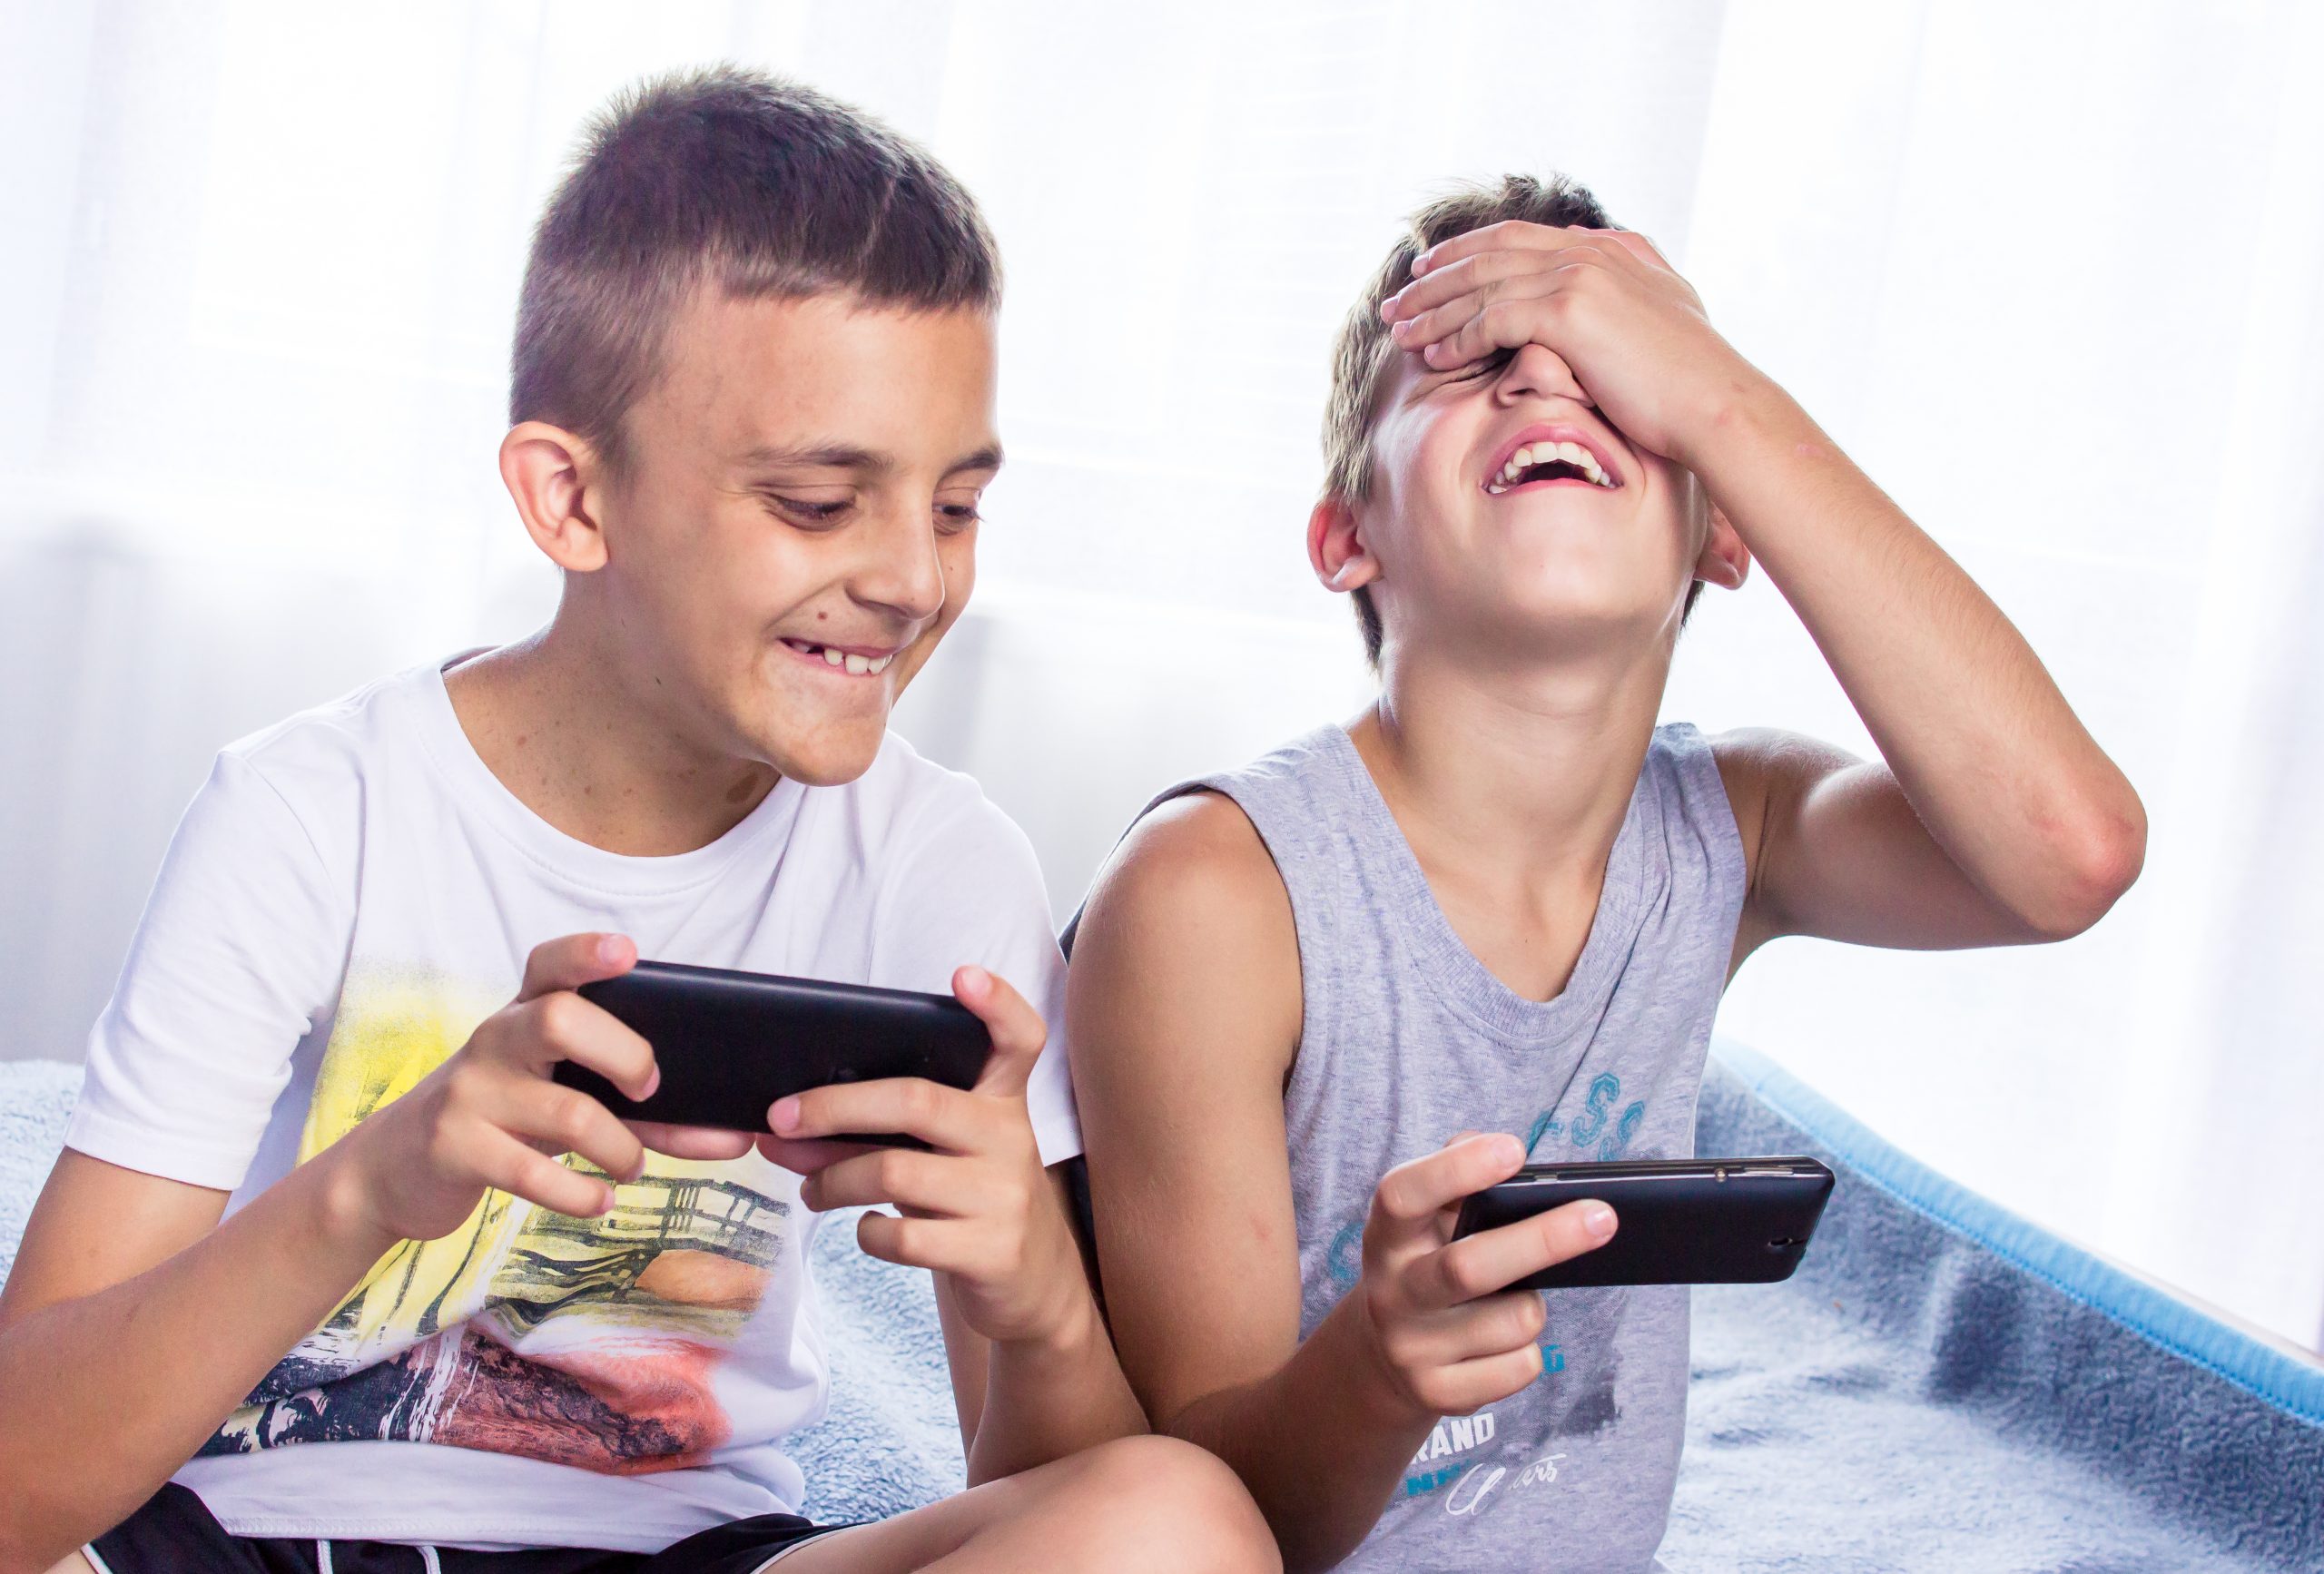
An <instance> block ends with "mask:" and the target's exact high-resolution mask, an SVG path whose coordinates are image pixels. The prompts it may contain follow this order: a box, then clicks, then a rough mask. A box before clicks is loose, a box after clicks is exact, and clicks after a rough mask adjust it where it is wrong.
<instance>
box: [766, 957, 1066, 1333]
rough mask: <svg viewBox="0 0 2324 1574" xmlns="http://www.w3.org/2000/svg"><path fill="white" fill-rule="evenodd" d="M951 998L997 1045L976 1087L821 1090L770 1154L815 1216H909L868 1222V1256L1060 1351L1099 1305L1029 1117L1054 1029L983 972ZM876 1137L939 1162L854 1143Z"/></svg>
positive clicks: (965, 973) (900, 1081) (792, 1102)
mask: <svg viewBox="0 0 2324 1574" xmlns="http://www.w3.org/2000/svg"><path fill="white" fill-rule="evenodd" d="M952 992H953V993H954V994H955V995H956V996H958V997H959V998H960V1003H961V1004H962V1005H964V1006H966V1007H967V1008H969V1009H970V1010H971V1011H974V1012H975V1013H976V1014H977V1016H978V1017H980V1018H982V1019H983V1022H984V1025H985V1027H986V1028H988V1029H989V1030H990V1032H991V1034H992V1058H990V1060H988V1061H987V1062H986V1063H985V1068H984V1075H983V1076H982V1077H980V1078H979V1079H978V1081H977V1085H976V1086H975V1087H972V1088H970V1089H969V1090H968V1091H967V1092H962V1091H960V1089H959V1088H955V1087H945V1086H943V1085H942V1084H941V1083H937V1082H931V1081H929V1080H927V1079H926V1078H924V1077H889V1078H886V1079H884V1080H881V1081H877V1082H851V1083H841V1084H838V1085H836V1086H833V1087H817V1088H812V1089H810V1090H809V1091H808V1092H805V1093H803V1094H800V1095H798V1096H797V1097H792V1098H785V1099H782V1100H780V1101H778V1102H777V1103H776V1104H775V1105H774V1106H773V1108H772V1109H771V1110H769V1111H768V1125H769V1127H770V1130H769V1132H768V1134H766V1135H763V1136H760V1137H759V1139H758V1144H759V1151H760V1152H762V1153H763V1154H764V1155H766V1156H767V1157H768V1158H770V1159H772V1160H773V1161H774V1162H775V1163H776V1164H779V1165H781V1166H783V1167H784V1168H785V1169H790V1170H795V1171H797V1172H798V1173H799V1174H801V1175H803V1176H805V1177H806V1179H805V1180H804V1181H803V1183H802V1184H801V1185H800V1188H799V1195H800V1197H801V1200H802V1201H803V1202H804V1203H805V1204H806V1205H808V1206H809V1207H811V1208H813V1209H814V1210H815V1211H817V1212H818V1213H821V1212H823V1211H825V1210H827V1209H831V1208H843V1207H856V1206H860V1205H867V1204H876V1203H891V1204H893V1205H895V1206H896V1207H897V1208H898V1209H900V1210H901V1213H902V1215H903V1216H902V1217H901V1218H897V1217H893V1216H891V1215H887V1214H881V1213H872V1214H865V1215H863V1216H862V1219H861V1220H860V1221H858V1223H857V1225H856V1240H857V1242H858V1243H859V1244H861V1245H862V1248H863V1249H864V1250H865V1251H867V1252H869V1253H871V1254H872V1255H873V1256H875V1257H879V1258H881V1259H883V1260H885V1261H887V1262H891V1263H903V1264H909V1265H911V1266H913V1267H920V1268H928V1269H931V1270H933V1271H934V1272H936V1273H940V1274H948V1275H949V1276H950V1281H951V1284H952V1289H953V1293H954V1299H955V1301H956V1303H957V1304H958V1306H959V1308H960V1313H961V1315H962V1316H963V1317H964V1318H965V1319H966V1320H967V1322H968V1323H969V1326H970V1327H971V1328H973V1329H975V1330H976V1331H977V1332H978V1333H980V1334H982V1335H984V1337H986V1338H987V1339H990V1340H992V1341H994V1342H995V1343H1039V1342H1043V1341H1050V1340H1057V1339H1061V1338H1064V1337H1066V1336H1067V1335H1068V1333H1069V1332H1070V1331H1071V1330H1072V1329H1073V1327H1074V1326H1075V1323H1076V1322H1077V1319H1078V1316H1079V1315H1080V1313H1083V1312H1085V1311H1088V1310H1089V1308H1090V1302H1089V1291H1088V1280H1087V1278H1086V1276H1085V1275H1084V1274H1083V1271H1082V1266H1081V1254H1080V1250H1079V1247H1078V1245H1077V1244H1076V1243H1075V1241H1074V1238H1073V1233H1072V1229H1071V1227H1070V1226H1069V1225H1068V1224H1067V1223H1066V1219H1065V1214H1064V1210H1063V1208H1062V1207H1061V1205H1059V1201H1058V1196H1057V1193H1056V1191H1055V1189H1054V1188H1053V1187H1052V1186H1051V1185H1050V1182H1049V1176H1048V1175H1047V1173H1046V1172H1045V1171H1044V1170H1043V1169H1042V1167H1041V1156H1040V1150H1039V1146H1037V1145H1036V1144H1035V1142H1034V1140H1033V1125H1032V1121H1031V1119H1030V1117H1029V1116H1028V1115H1027V1114H1026V1110H1025V1083H1026V1080H1027V1078H1028V1077H1030V1076H1031V1075H1032V1070H1033V1062H1034V1061H1035V1060H1036V1059H1038V1058H1039V1056H1040V1053H1041V1045H1042V1043H1043V1042H1044V1040H1045V1039H1046V1038H1048V1029H1047V1028H1045V1027H1044V1026H1043V1025H1042V1022H1041V1018H1040V1017H1039V1015H1038V1014H1037V1013H1036V1012H1035V1011H1034V1010H1033V1008H1032V1007H1030V1006H1029V1005H1028V1004H1026V1002H1025V999H1024V997H1023V996H1021V995H1019V994H1018V992H1017V991H1016V990H1015V989H1011V988H1010V987H1009V984H1008V983H1007V982H1006V981H1004V980H1003V979H999V978H996V977H995V976H994V975H992V974H991V973H990V972H987V971H986V970H985V969H982V968H962V969H959V970H958V971H957V972H955V973H954V974H953V975H952ZM874 1131H877V1132H890V1131H892V1132H901V1133H903V1134H905V1135H907V1136H916V1137H918V1138H920V1139H921V1141H922V1142H925V1143H927V1144H928V1145H929V1146H930V1148H931V1150H932V1151H929V1152H921V1151H920V1150H918V1149H915V1148H908V1147H871V1146H865V1145H864V1144H862V1143H861V1142H854V1141H851V1140H849V1138H850V1136H851V1135H852V1134H859V1133H862V1132H874Z"/></svg>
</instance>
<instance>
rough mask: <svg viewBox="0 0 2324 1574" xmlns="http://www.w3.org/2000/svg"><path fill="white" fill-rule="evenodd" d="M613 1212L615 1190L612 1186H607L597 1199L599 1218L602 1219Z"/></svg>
mask: <svg viewBox="0 0 2324 1574" xmlns="http://www.w3.org/2000/svg"><path fill="white" fill-rule="evenodd" d="M613 1211H614V1188H613V1187H611V1186H606V1187H604V1188H603V1189H602V1190H601V1191H600V1193H599V1195H598V1197H597V1217H599V1218H601V1219H602V1218H604V1217H605V1216H606V1215H607V1214H609V1213H612V1212H613Z"/></svg>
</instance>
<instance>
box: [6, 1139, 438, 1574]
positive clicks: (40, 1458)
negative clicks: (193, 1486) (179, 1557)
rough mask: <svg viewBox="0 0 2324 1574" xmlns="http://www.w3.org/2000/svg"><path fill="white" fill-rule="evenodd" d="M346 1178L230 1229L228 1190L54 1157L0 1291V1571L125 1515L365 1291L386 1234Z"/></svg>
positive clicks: (306, 1172) (49, 1554) (243, 1215)
mask: <svg viewBox="0 0 2324 1574" xmlns="http://www.w3.org/2000/svg"><path fill="white" fill-rule="evenodd" d="M341 1189H342V1188H340V1186H338V1185H336V1184H335V1177H334V1176H333V1174H332V1166H329V1165H325V1164H321V1163H317V1164H310V1165H307V1166H302V1167H301V1168H300V1169H299V1170H296V1171H294V1172H292V1174H291V1175H290V1176H286V1177H284V1179H283V1181H282V1182H281V1184H280V1185H276V1186H273V1187H271V1188H270V1189H269V1190H267V1191H266V1192H265V1193H264V1194H262V1195H260V1196H258V1197H257V1198H255V1199H253V1200H252V1201H251V1204H250V1205H249V1206H248V1207H245V1208H243V1209H242V1210H241V1212H239V1213H237V1214H236V1215H234V1216H233V1217H232V1218H231V1219H229V1220H227V1221H226V1223H225V1224H223V1225H220V1224H219V1223H218V1219H219V1215H221V1213H222V1211H223V1210H224V1207H225V1204H226V1194H225V1193H223V1192H219V1191H212V1190H211V1189H209V1188H207V1187H203V1186H190V1185H181V1184H180V1183H178V1182H175V1181H168V1180H162V1179H159V1178H157V1177H155V1176H147V1175H140V1174H138V1173H137V1172H136V1171H134V1170H127V1169H122V1168H119V1167H117V1166H113V1165H109V1164H106V1163H104V1162H103V1160H100V1159H94V1158H90V1157H87V1156H84V1155H82V1154H78V1153H73V1152H70V1151H68V1152H66V1153H65V1154H64V1155H63V1156H61V1157H59V1159H58V1160H57V1163H56V1167H55V1169H54V1171H52V1172H51V1174H50V1176H49V1178H48V1184H47V1185H45V1186H44V1187H43V1188H42V1191H41V1195H40V1200H39V1202H38V1203H37V1204H36V1205H34V1209H33V1215H32V1218H31V1220H30V1222H29V1223H28V1224H27V1225H26V1226H25V1241H24V1247H23V1250H22V1251H21V1252H20V1253H19V1254H18V1255H17V1258H16V1264H15V1269H14V1271H13V1272H12V1273H11V1274H10V1275H9V1278H8V1284H7V1288H6V1290H5V1292H0V1480H5V1481H7V1482H8V1483H9V1489H8V1491H7V1492H6V1493H5V1497H6V1498H7V1500H8V1501H9V1503H10V1508H9V1509H8V1510H7V1511H6V1512H5V1515H0V1570H5V1571H6V1574H15V1571H16V1570H19V1569H31V1570H35V1571H37V1570H40V1569H47V1568H48V1567H49V1566H50V1565H51V1564H53V1563H54V1561H55V1560H56V1559H59V1558H61V1557H63V1556H64V1554H65V1553H66V1552H67V1551H69V1550H70V1549H72V1548H74V1547H76V1546H79V1545H80V1544H81V1543H82V1542H84V1541H85V1540H88V1539H89V1538H90V1537H92V1536H96V1535H100V1534H102V1533H103V1532H104V1531H105V1530H108V1529H110V1528H111V1527H112V1526H113V1525H114V1524H116V1523H118V1522H119V1521H120V1520H122V1519H123V1518H124V1517H126V1516H127V1515H128V1513H129V1512H130V1510H133V1509H134V1508H136V1507H137V1505H138V1504H140V1503H142V1502H143V1501H144V1500H145V1499H147V1498H148V1497H150V1496H152V1495H153V1492H154V1491H155V1490H156V1489H158V1488H159V1487H160V1486H161V1484H162V1482H163V1481H167V1480H168V1479H169V1477H170V1475H171V1474H172V1472H173V1471H176V1470H177V1468H178V1467H179V1466H180V1465H182V1464H183V1463H184V1462H185V1461H187V1460H188V1459H189V1458H191V1457H192V1454H193V1451H194V1450H195V1449H197V1448H199V1447H200V1446H201V1445H202V1441H203V1440H204V1439H205V1438H207V1437H208V1436H209V1435H210V1433H211V1431H212V1430H214V1429H215V1428H216V1427H217V1425H218V1423H219V1422H222V1421H223V1420H224V1419H225V1418H226V1416H227V1415H228V1414H229V1413H230V1412H232V1410H233V1409H234V1407H235V1406H237V1405H239V1404H241V1402H242V1401H243V1399H244V1397H245V1396H246V1395H248V1394H249V1392H250V1391H251V1389H252V1388H254V1387H255V1386H257V1384H258V1381H259V1379H261V1377H264V1376H265V1375H266V1373H267V1372H268V1370H269V1369H270V1368H271V1367H272V1366H273V1364H274V1363H275V1362H277V1361H279V1360H280V1359H281V1357H282V1356H283V1355H284V1354H285V1353H288V1352H289V1351H290V1349H291V1346H292V1345H294V1344H296V1343H298V1342H299V1341H300V1339H302V1338H304V1337H305V1336H306V1335H307V1334H308V1333H310V1332H311V1331H312V1330H313V1329H314V1328H315V1327H316V1326H317V1325H318V1324H320V1323H321V1322H322V1320H323V1318H324V1317H325V1316H326V1315H328V1314H329V1313H330V1310H331V1308H332V1307H334V1306H336V1305H337V1304H338V1303H339V1302H340V1298H341V1297H343V1296H344V1295H345V1294H347V1293H348V1292H349V1291H350V1290H351V1289H353V1288H354V1287H355V1284H356V1282H357V1281H358V1280H359V1279H360V1278H361V1277H362V1275H363V1274H364V1272H365V1270H367V1269H368V1268H369V1267H370V1265H371V1264H372V1263H373V1262H375V1261H376V1260H378V1258H379V1254H380V1253H381V1252H383V1251H385V1250H386V1249H387V1248H388V1247H389V1245H390V1244H393V1243H392V1242H391V1241H387V1240H381V1239H378V1238H376V1237H375V1236H374V1235H370V1234H369V1233H368V1232H365V1231H363V1230H361V1229H360V1228H351V1227H350V1212H349V1210H348V1208H347V1206H346V1204H345V1199H344V1197H343V1196H342V1195H335V1194H337V1193H339V1192H340V1191H341ZM256 1285H263V1286H267V1287H268V1291H269V1293H267V1294H253V1293H252V1287H253V1286H256ZM92 1416H103V1417H104V1418H105V1421H104V1424H103V1425H102V1426H93V1425H91V1424H90V1422H89V1418H90V1417H92Z"/></svg>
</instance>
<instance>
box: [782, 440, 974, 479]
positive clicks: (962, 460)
mask: <svg viewBox="0 0 2324 1574" xmlns="http://www.w3.org/2000/svg"><path fill="white" fill-rule="evenodd" d="M1000 459H1001V454H1000V444H999V443H987V444H986V445H985V446H984V447H983V448H978V449H976V450H974V451H973V452H970V453H967V454H963V455H961V456H960V457H959V458H957V459H955V460H953V461H952V462H951V463H950V465H947V466H946V467H944V474H946V475H947V476H957V475H959V474H960V472H961V471H963V470H997V469H999V468H1000ZM742 463H743V467H745V468H747V469H753V470H790V469H799V470H810V469H812V470H860V471H862V472H864V473H866V474H868V475H873V476H885V475H888V474H890V473H891V472H892V471H893V470H894V469H895V468H896V460H895V456H894V455H892V454H883V453H881V452H880V451H879V450H878V449H876V448H860V447H858V446H856V445H854V444H852V443H801V444H795V445H793V446H790V447H777V446H774V445H771V444H766V443H762V444H760V445H759V446H758V447H756V448H752V449H751V450H750V451H749V452H747V453H745V454H744V455H743V458H742Z"/></svg>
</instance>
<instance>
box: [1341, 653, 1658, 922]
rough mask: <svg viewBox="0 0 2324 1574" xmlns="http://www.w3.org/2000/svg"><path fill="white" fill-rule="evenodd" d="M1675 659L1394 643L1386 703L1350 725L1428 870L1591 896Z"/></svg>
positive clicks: (1514, 886)
mask: <svg viewBox="0 0 2324 1574" xmlns="http://www.w3.org/2000/svg"><path fill="white" fill-rule="evenodd" d="M1669 668H1670V651H1669V647H1668V646H1667V645H1664V644H1655V645H1653V646H1650V647H1649V648H1647V649H1645V650H1644V651H1634V652H1628V653H1624V654H1621V655H1620V656H1615V657H1608V656H1604V655H1599V654H1590V655H1588V656H1582V657H1574V656H1571V655H1568V656H1561V657H1559V658H1557V659H1555V660H1546V661H1542V662H1540V663H1538V664H1519V665H1505V666H1501V667H1497V668H1493V667H1482V666H1480V665H1479V664H1476V663H1475V662H1474V661H1473V660H1469V659H1458V658H1455V657H1454V656H1452V654H1449V653H1432V652H1429V651H1426V650H1418V651H1397V652H1392V654H1391V657H1390V660H1389V661H1388V662H1387V664H1386V665H1385V667H1384V673H1383V682H1382V688H1381V694H1380V698H1379V700H1378V701H1377V702H1376V703H1374V706H1373V708H1372V709H1371V710H1370V711H1369V712H1367V713H1365V714H1364V716H1362V717H1361V718H1359V719H1358V721H1357V722H1356V723H1355V724H1354V725H1353V726H1352V727H1350V729H1349V733H1350V736H1351V737H1352V738H1353V739H1354V742H1355V745H1356V749H1357V751H1358V753H1361V754H1362V755H1363V757H1364V764H1365V766H1366V768H1367V769H1369V770H1370V772H1371V773H1372V776H1373V779H1374V782H1377V783H1378V785H1379V788H1380V793H1381V796H1382V798H1383V799H1384V800H1385V801H1386V802H1387V804H1388V807H1389V809H1390V810H1391V811H1392V812H1393V813H1394V815H1395V817H1396V820H1397V822H1398V825H1399V826H1400V827H1401V828H1402V829H1403V832H1404V835H1405V839H1406V840H1407V841H1410V842H1411V843H1412V844H1413V851H1414V853H1415V854H1416V855H1417V856H1418V857H1419V858H1420V860H1421V863H1422V866H1423V868H1425V869H1428V870H1430V871H1432V873H1434V872H1435V871H1439V870H1443V871H1448V872H1450V871H1462V872H1463V873H1464V874H1465V875H1466V877H1467V878H1469V879H1471V880H1474V881H1475V882H1476V883H1477V884H1479V885H1481V886H1502V887H1503V888H1505V889H1531V890H1541V889H1543V888H1545V887H1554V886H1560V885H1568V884H1581V885H1585V886H1587V887H1588V889H1589V890H1590V891H1592V892H1593V893H1594V891H1595V890H1596V887H1597V884H1598V882H1599V881H1600V880H1601V879H1602V877H1603V875H1604V872H1605V868H1606V858H1607V855H1608V853H1609V852H1610V851H1612V848H1613V845H1614V839H1615V837H1616V835H1617V834H1618V833H1619V832H1620V830H1621V825H1622V817H1623V814H1624V813H1625V812H1626V811H1627V810H1628V808H1629V804H1630V794H1631V792H1632V790H1633V789H1634V788H1635V787H1636V785H1637V782H1638V773H1639V768H1640V764H1641V762H1643V761H1644V760H1645V758H1646V748H1647V743H1648V740H1649V738H1650V737H1651V736H1652V733H1653V731H1654V718H1655V713H1656V711H1657V710H1658V708H1659V706H1660V704H1661V700H1662V689H1663V684H1664V681H1665V680H1666V679H1667V677H1668V676H1669Z"/></svg>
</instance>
